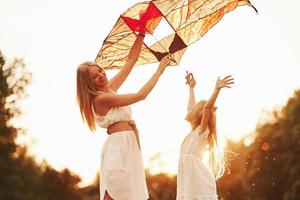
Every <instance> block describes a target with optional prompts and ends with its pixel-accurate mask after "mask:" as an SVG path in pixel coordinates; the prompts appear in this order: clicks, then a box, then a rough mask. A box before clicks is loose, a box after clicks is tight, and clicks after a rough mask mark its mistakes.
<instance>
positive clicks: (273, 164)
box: [218, 91, 300, 200]
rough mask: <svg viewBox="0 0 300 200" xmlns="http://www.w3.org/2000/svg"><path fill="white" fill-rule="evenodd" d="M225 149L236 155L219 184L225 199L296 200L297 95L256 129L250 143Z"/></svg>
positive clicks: (299, 150)
mask: <svg viewBox="0 0 300 200" xmlns="http://www.w3.org/2000/svg"><path fill="white" fill-rule="evenodd" d="M229 147H230V148H231V149H232V150H233V151H234V152H238V153H239V157H238V159H236V160H234V161H233V162H232V163H231V172H230V174H228V175H226V176H224V177H223V178H222V179H221V180H220V182H219V184H218V185H219V192H220V193H221V197H222V198H223V199H224V200H225V199H230V200H232V199H242V200H243V199H251V200H269V199H272V200H277V199H278V200H295V199H300V187H299V184H300V182H299V180H300V159H299V155H300V91H296V92H295V94H294V96H293V97H291V98H290V99H289V101H288V102H287V104H286V106H285V107H283V108H282V109H281V110H280V111H274V112H273V114H272V115H271V116H270V120H269V121H268V122H266V123H264V124H262V125H260V126H258V127H257V129H256V138H255V140H254V142H253V143H252V144H251V145H250V146H248V147H246V146H244V145H243V144H242V143H240V144H230V145H229Z"/></svg>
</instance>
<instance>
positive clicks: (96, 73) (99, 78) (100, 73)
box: [88, 65, 108, 89]
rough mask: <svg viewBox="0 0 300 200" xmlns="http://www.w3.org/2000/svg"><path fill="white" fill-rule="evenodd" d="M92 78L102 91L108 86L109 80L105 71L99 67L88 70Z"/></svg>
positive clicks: (94, 66)
mask: <svg viewBox="0 0 300 200" xmlns="http://www.w3.org/2000/svg"><path fill="white" fill-rule="evenodd" d="M88 70H89V74H90V77H91V79H92V81H93V83H94V85H95V87H96V88H97V89H101V88H103V87H105V86H107V84H108V80H107V77H106V74H105V71H104V69H102V68H101V67H99V66H97V65H93V66H91V67H89V68H88Z"/></svg>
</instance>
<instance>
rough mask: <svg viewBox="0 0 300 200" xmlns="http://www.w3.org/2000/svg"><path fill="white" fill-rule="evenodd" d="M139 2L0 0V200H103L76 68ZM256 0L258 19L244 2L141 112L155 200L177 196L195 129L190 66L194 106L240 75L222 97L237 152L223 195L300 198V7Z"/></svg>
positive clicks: (100, 135) (194, 48) (227, 142)
mask: <svg viewBox="0 0 300 200" xmlns="http://www.w3.org/2000/svg"><path fill="white" fill-rule="evenodd" d="M137 2H138V1H137V0H128V1H121V0H115V1H99V0H86V1H76V2H74V1H70V0H64V1H58V0H52V1H50V0H39V1H38V0H27V1H19V0H0V17H1V20H0V52H1V53H0V98H1V101H0V200H2V199H3V200H14V199H16V200H23V199H24V200H54V199H55V200H56V199H57V200H60V199H62V200H63V199H64V200H77V199H78V200H85V199H89V200H96V199H99V185H98V182H99V175H98V168H99V166H100V151H101V147H102V144H103V142H104V141H105V139H106V137H107V135H106V134H105V130H101V129H99V130H98V131H97V132H96V133H91V132H90V131H89V130H88V128H87V126H86V125H84V124H83V123H82V121H81V117H80V113H79V109H78V106H77V104H76V69H77V66H78V64H79V63H81V62H83V61H86V60H93V59H94V58H95V56H96V54H97V53H98V51H99V49H100V48H101V45H102V42H103V40H104V39H105V37H106V36H107V34H108V33H109V32H110V30H111V28H112V27H113V25H114V23H115V22H116V20H117V19H118V17H119V16H120V14H122V13H123V12H124V11H125V10H126V9H127V8H129V7H131V6H132V5H134V4H135V3H137ZM251 2H252V4H253V5H255V7H256V8H257V9H258V11H259V14H258V15H256V14H255V12H254V11H253V10H252V9H251V8H249V7H246V6H244V7H238V8H237V9H236V10H234V11H233V12H231V13H229V14H227V15H225V16H224V18H223V19H222V20H221V21H220V22H219V23H218V24H217V25H216V26H214V27H213V28H212V29H211V30H210V31H209V32H208V33H207V34H206V35H205V36H204V38H202V39H201V40H200V41H199V42H197V43H195V44H193V45H191V46H190V47H189V48H188V49H187V51H186V53H185V55H184V56H183V58H182V61H181V63H180V65H179V66H175V67H172V68H169V69H167V70H166V71H165V73H164V74H163V76H162V78H161V80H160V81H159V83H158V85H157V87H156V88H155V89H154V91H153V92H152V93H151V94H150V95H149V96H148V98H147V100H146V101H143V102H139V103H137V104H136V105H133V106H132V110H133V117H134V119H135V120H136V122H137V125H138V128H139V130H140V133H141V144H142V152H143V158H144V164H145V170H146V177H147V184H148V190H149V194H150V199H151V200H172V199H176V171H177V161H178V156H179V148H180V145H181V143H182V141H183V139H184V137H185V136H186V134H188V132H189V129H190V127H189V125H188V124H187V122H185V121H184V117H185V112H186V105H187V100H188V89H187V86H186V85H185V79H184V76H185V71H186V70H189V71H192V72H193V73H194V76H195V78H196V80H197V85H196V88H195V91H196V97H197V99H203V98H208V97H209V95H210V94H211V92H212V90H213V86H214V83H215V80H216V77H217V76H224V75H227V74H231V75H232V76H233V77H234V78H235V85H234V87H233V88H232V89H230V90H224V91H223V92H222V93H221V94H220V97H219V99H218V100H217V106H218V111H217V118H218V119H217V127H218V134H220V135H221V136H222V137H223V138H224V148H225V151H226V152H228V154H229V155H230V156H229V164H230V166H229V169H228V170H227V172H226V174H225V175H224V176H223V177H222V178H221V179H220V180H218V181H217V186H218V195H219V199H222V200H250V199H251V200H269V199H272V200H277V199H278V200H281V199H284V200H298V199H300V159H299V154H300V82H299V77H300V76H299V75H300V57H299V52H300V39H299V35H300V28H299V25H298V24H299V20H300V13H299V12H298V10H299V9H300V2H298V1H297V0H290V1H288V2H282V1H278V0H273V1H271V0H265V1H256V0H253V1H251ZM156 66H157V64H153V65H152V64H151V65H145V66H140V67H136V68H134V70H133V72H132V74H131V75H130V77H129V78H128V80H127V81H126V83H125V84H124V86H122V88H121V90H120V93H127V92H136V91H138V89H139V88H140V87H142V85H143V84H144V83H145V82H146V81H147V80H148V78H150V76H151V74H152V73H153V72H154V71H155V70H156ZM116 72H117V71H114V70H113V71H109V72H107V73H108V76H109V77H111V76H113V75H114V74H115V73H116Z"/></svg>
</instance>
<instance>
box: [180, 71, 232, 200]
mask: <svg viewBox="0 0 300 200" xmlns="http://www.w3.org/2000/svg"><path fill="white" fill-rule="evenodd" d="M186 80H187V84H188V85H189V91H190V95H189V102H188V113H187V116H186V120H187V121H188V122H189V123H190V124H191V127H192V130H191V132H190V133H189V134H188V135H187V137H186V138H185V139H184V141H183V144H182V146H181V150H180V158H179V163H178V175H177V198H176V199H177V200H195V199H197V200H217V189H216V182H215V180H216V179H218V178H219V177H221V176H222V175H223V173H224V170H225V161H224V155H223V154H222V151H221V147H219V146H218V145H219V143H218V141H217V133H216V115H215V110H216V107H214V104H215V101H216V99H217V97H218V94H219V92H220V91H221V89H222V88H224V87H227V88H230V85H231V84H233V78H231V76H226V77H225V78H223V79H220V78H218V79H217V82H216V85H215V89H214V92H213V94H212V95H211V97H210V98H209V100H208V101H205V100H201V101H199V102H197V103H196V101H195V95H194V87H195V85H196V81H195V79H194V77H193V74H192V73H188V72H187V76H186ZM207 147H208V151H209V154H210V157H209V168H207V167H206V166H205V165H204V164H203V154H204V153H205V151H206V148H207Z"/></svg>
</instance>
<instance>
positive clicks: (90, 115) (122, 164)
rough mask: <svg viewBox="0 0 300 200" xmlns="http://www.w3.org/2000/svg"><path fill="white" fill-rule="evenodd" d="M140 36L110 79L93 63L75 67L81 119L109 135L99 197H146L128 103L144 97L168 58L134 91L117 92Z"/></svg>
mask: <svg viewBox="0 0 300 200" xmlns="http://www.w3.org/2000/svg"><path fill="white" fill-rule="evenodd" d="M143 38H144V35H141V34H139V35H138V36H137V39H136V41H135V43H134V45H133V46H132V48H131V50H130V53H129V55H128V59H127V62H126V64H125V66H124V67H123V68H122V69H121V70H120V72H119V73H118V74H116V75H115V76H114V77H113V78H112V79H110V80H108V79H107V77H106V74H105V72H104V70H103V68H102V67H101V66H99V65H97V64H96V63H94V62H85V63H82V64H81V65H79V67H78V69H77V100H78V104H79V107H80V112H81V115H82V118H83V120H84V122H86V123H87V124H88V126H89V128H90V129H91V130H92V131H95V129H96V123H97V124H98V125H99V126H100V127H102V128H106V129H107V133H108V134H109V137H108V138H107V140H106V142H105V143H104V145H103V147H102V155H101V166H100V200H103V199H104V200H112V199H114V200H121V199H122V200H145V199H148V198H149V196H148V191H147V186H146V181H145V173H144V167H143V161H142V155H141V151H140V142H139V135H138V131H137V128H136V126H135V123H134V121H133V120H132V118H131V110H130V108H129V105H131V104H133V103H136V102H138V101H141V100H144V99H145V98H146V97H147V95H148V94H149V93H150V92H151V90H152V89H153V87H154V86H155V84H156V83H157V81H158V79H159V77H160V76H161V74H162V73H163V71H164V70H165V68H166V67H167V66H168V65H169V64H170V57H169V56H168V57H165V58H163V59H162V60H161V62H160V64H159V66H158V69H157V71H156V72H155V73H154V74H153V76H152V77H151V78H150V80H149V81H148V82H147V83H146V84H145V85H144V86H143V87H142V88H141V89H140V90H139V91H138V92H137V93H132V94H117V90H118V89H119V87H120V86H121V85H122V84H123V82H124V81H125V79H126V78H127V76H128V75H129V73H130V72H131V70H132V67H133V66H134V64H135V63H136V61H137V59H138V57H139V53H140V50H141V46H142V44H143Z"/></svg>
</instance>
